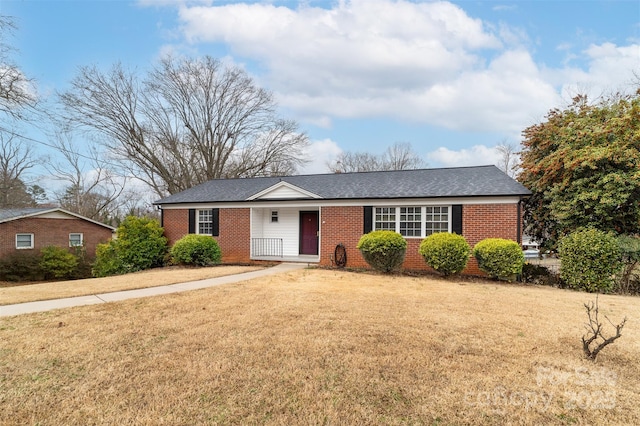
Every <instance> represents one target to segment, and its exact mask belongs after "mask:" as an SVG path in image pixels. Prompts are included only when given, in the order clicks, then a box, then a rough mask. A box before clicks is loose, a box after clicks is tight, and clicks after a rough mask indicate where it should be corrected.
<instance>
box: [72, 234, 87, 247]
mask: <svg viewBox="0 0 640 426" xmlns="http://www.w3.org/2000/svg"><path fill="white" fill-rule="evenodd" d="M83 242H84V238H83V235H82V233H81V232H73V233H71V234H69V247H82V243H83Z"/></svg>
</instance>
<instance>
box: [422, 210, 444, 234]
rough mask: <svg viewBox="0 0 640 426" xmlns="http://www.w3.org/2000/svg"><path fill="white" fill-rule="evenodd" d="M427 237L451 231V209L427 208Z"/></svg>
mask: <svg viewBox="0 0 640 426" xmlns="http://www.w3.org/2000/svg"><path fill="white" fill-rule="evenodd" d="M425 209H426V211H425V231H426V232H425V237H428V236H429V235H431V234H435V233H437V232H448V231H449V207H445V206H433V207H425Z"/></svg>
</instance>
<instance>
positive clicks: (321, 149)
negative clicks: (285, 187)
mask: <svg viewBox="0 0 640 426" xmlns="http://www.w3.org/2000/svg"><path fill="white" fill-rule="evenodd" d="M340 153H342V149H340V147H339V146H338V144H337V143H335V142H334V141H332V140H330V139H323V140H319V141H313V142H312V143H311V144H310V145H309V147H308V148H307V150H306V152H305V158H309V159H311V161H310V162H309V163H307V164H305V165H304V166H302V168H301V170H300V174H317V173H328V172H329V169H328V168H327V164H328V163H331V162H332V161H333V160H334V159H335V158H336V157H337V156H338V155H340Z"/></svg>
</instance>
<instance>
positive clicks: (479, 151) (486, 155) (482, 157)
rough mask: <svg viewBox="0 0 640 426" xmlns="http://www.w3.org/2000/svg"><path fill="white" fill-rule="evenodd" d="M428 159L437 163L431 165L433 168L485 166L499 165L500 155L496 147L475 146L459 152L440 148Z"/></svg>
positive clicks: (429, 154) (430, 154)
mask: <svg viewBox="0 0 640 426" xmlns="http://www.w3.org/2000/svg"><path fill="white" fill-rule="evenodd" d="M427 159H428V160H429V161H430V162H436V163H437V164H430V166H431V167H440V166H441V167H463V166H484V165H488V164H497V163H498V161H499V160H500V153H499V152H498V151H497V150H496V148H495V147H491V148H490V147H488V146H486V145H474V146H472V147H471V148H468V149H467V148H463V149H460V150H457V151H455V150H451V149H449V148H445V147H440V148H438V149H436V150H435V151H431V152H429V153H427Z"/></svg>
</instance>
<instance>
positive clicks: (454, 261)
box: [418, 232, 471, 276]
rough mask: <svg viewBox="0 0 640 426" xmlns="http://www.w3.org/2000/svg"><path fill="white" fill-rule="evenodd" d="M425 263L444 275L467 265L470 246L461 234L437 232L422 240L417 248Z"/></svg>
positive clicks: (454, 272)
mask: <svg viewBox="0 0 640 426" xmlns="http://www.w3.org/2000/svg"><path fill="white" fill-rule="evenodd" d="M418 251H419V253H420V255H421V256H422V257H423V258H424V261H425V262H426V264H427V265H429V266H430V267H432V268H433V269H435V270H436V271H438V272H440V273H442V274H443V275H445V276H449V275H453V274H459V273H460V272H462V271H463V270H464V268H466V267H467V262H469V256H470V255H471V247H470V246H469V243H467V241H466V240H465V239H464V237H463V236H462V235H458V234H450V233H448V232H439V233H436V234H432V235H429V236H428V237H427V238H425V239H424V240H422V243H420V248H419V249H418Z"/></svg>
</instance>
